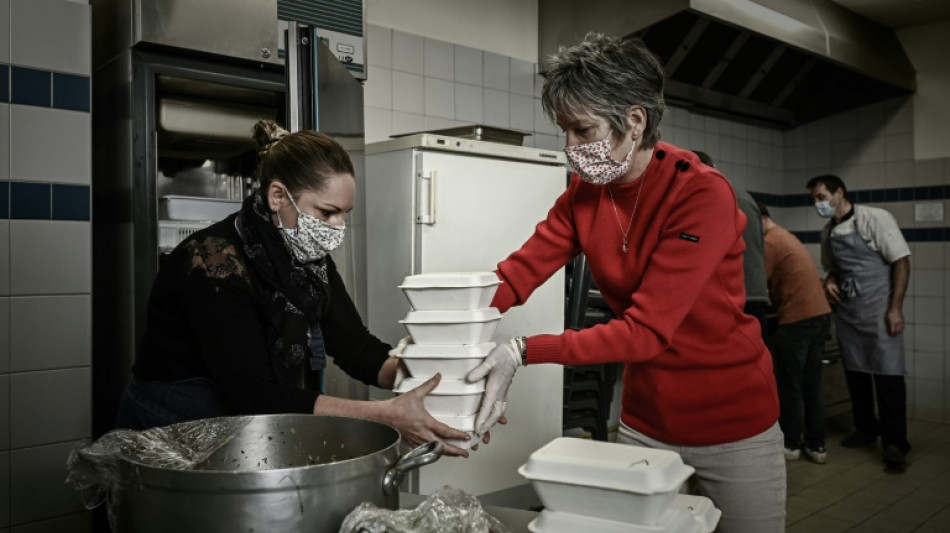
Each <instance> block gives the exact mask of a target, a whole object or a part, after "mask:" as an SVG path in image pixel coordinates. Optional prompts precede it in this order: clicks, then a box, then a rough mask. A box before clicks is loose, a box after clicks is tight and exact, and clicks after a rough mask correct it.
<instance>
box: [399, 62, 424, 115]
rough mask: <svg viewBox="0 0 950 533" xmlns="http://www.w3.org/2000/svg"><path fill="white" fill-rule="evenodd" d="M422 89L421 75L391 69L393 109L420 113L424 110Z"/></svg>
mask: <svg viewBox="0 0 950 533" xmlns="http://www.w3.org/2000/svg"><path fill="white" fill-rule="evenodd" d="M424 89H425V85H424V83H423V78H422V76H419V75H418V74H408V73H405V72H400V71H398V70H393V111H402V112H404V113H416V114H419V115H421V114H422V113H423V112H424V110H425V95H424V93H423V91H424Z"/></svg>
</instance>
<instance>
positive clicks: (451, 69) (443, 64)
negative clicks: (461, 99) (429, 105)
mask: <svg viewBox="0 0 950 533" xmlns="http://www.w3.org/2000/svg"><path fill="white" fill-rule="evenodd" d="M423 46H424V47H425V71H424V74H425V76H426V77H427V78H439V79H443V80H454V79H455V45H453V44H452V43H447V42H445V41H439V40H436V39H429V38H426V39H425V42H424V45H423Z"/></svg>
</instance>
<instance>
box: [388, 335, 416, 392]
mask: <svg viewBox="0 0 950 533" xmlns="http://www.w3.org/2000/svg"><path fill="white" fill-rule="evenodd" d="M411 342H412V337H411V336H408V335H407V336H405V337H403V338H401V339H399V342H397V343H396V346H394V347H393V349H392V350H389V357H399V356H400V355H402V352H404V351H405V350H406V346H408V345H409V344H410V343H411ZM408 377H409V372H408V371H407V370H406V365H405V364H403V362H402V361H399V363H398V364H397V366H396V377H395V379H394V380H393V388H396V387H398V386H399V384H400V383H401V382H402V380H404V379H406V378H408Z"/></svg>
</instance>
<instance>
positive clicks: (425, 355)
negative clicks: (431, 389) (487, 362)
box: [398, 342, 495, 379]
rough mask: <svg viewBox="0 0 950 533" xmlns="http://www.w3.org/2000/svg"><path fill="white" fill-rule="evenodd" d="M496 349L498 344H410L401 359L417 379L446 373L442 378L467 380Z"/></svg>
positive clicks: (400, 356)
mask: <svg viewBox="0 0 950 533" xmlns="http://www.w3.org/2000/svg"><path fill="white" fill-rule="evenodd" d="M494 347H495V343H494V342H485V343H482V344H410V345H408V346H406V348H405V349H404V350H403V352H402V353H401V354H399V355H398V357H399V359H401V360H402V362H403V363H404V364H405V365H406V370H408V371H409V374H410V375H412V376H413V377H431V376H434V375H435V374H436V373H441V374H442V379H465V376H466V375H467V374H468V373H469V371H471V370H472V369H474V368H475V367H476V366H478V364H479V363H481V362H482V361H483V360H484V359H485V357H487V356H488V354H489V353H490V352H491V351H492V348H494Z"/></svg>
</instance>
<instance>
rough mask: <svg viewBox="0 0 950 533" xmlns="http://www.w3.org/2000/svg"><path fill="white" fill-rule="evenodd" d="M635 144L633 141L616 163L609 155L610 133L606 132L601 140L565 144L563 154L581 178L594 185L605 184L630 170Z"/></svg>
mask: <svg viewBox="0 0 950 533" xmlns="http://www.w3.org/2000/svg"><path fill="white" fill-rule="evenodd" d="M636 146H637V143H636V141H634V143H633V146H631V147H630V152H629V153H627V157H624V158H623V162H621V163H618V162H616V161H614V160H613V159H611V157H610V134H609V133H608V134H607V138H605V139H603V140H601V141H594V142H589V143H586V144H578V145H577V146H565V147H564V154H565V155H566V156H567V159H568V160H569V161H570V162H571V166H573V167H574V170H576V171H577V173H578V175H580V177H581V179H582V180H584V181H586V182H587V183H592V184H594V185H606V184H608V183H610V182H612V181H614V180H615V179H617V178H619V177H620V176H623V175H624V174H626V173H627V171H628V170H630V162H631V161H632V160H633V149H634V148H636Z"/></svg>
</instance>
